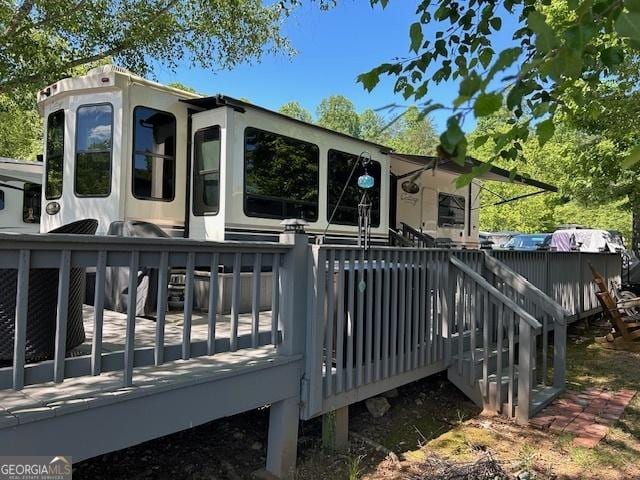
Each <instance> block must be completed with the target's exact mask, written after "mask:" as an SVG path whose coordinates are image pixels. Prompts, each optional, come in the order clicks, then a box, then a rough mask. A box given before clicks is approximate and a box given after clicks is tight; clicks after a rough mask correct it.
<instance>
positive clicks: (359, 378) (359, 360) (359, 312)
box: [351, 250, 366, 387]
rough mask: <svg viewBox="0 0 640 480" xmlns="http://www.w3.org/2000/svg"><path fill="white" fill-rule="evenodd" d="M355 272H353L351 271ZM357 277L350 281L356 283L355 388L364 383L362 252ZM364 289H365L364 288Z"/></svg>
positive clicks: (360, 252) (359, 257)
mask: <svg viewBox="0 0 640 480" xmlns="http://www.w3.org/2000/svg"><path fill="white" fill-rule="evenodd" d="M352 271H355V270H352ZM357 272H358V273H357V277H356V275H351V277H352V281H353V282H355V283H356V285H355V289H356V298H357V309H356V386H358V387H359V386H360V385H362V384H363V382H364V378H363V369H362V364H363V363H364V294H365V292H363V291H362V290H361V287H360V285H362V282H364V250H360V251H359V253H358V262H357ZM365 288H366V287H365Z"/></svg>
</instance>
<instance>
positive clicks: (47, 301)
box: [0, 219, 98, 362]
mask: <svg viewBox="0 0 640 480" xmlns="http://www.w3.org/2000/svg"><path fill="white" fill-rule="evenodd" d="M97 227H98V222H97V220H94V219H87V220H80V221H77V222H73V223H69V224H67V225H63V226H62V227H59V228H57V229H55V230H52V231H50V232H49V234H54V235H55V234H75V235H93V234H95V232H96V229H97ZM58 275H59V272H58V269H57V268H32V269H31V270H30V272H29V300H28V305H29V306H28V310H27V335H26V351H25V359H26V361H27V362H35V361H40V360H47V359H50V358H53V356H54V354H55V335H56V316H57V305H58ZM17 280H18V271H17V270H16V269H1V270H0V361H10V360H12V359H13V342H14V332H15V313H16V289H17ZM84 291H85V269H84V268H72V269H71V271H70V276H69V310H68V317H67V344H66V349H67V351H68V350H70V349H72V348H75V347H77V346H78V345H80V344H81V343H82V342H84V339H85V335H84V325H83V323H82V305H83V302H84Z"/></svg>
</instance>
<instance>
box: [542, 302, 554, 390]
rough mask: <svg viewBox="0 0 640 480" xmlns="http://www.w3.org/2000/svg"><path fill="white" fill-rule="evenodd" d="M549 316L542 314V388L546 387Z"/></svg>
mask: <svg viewBox="0 0 640 480" xmlns="http://www.w3.org/2000/svg"><path fill="white" fill-rule="evenodd" d="M548 320H549V316H548V315H547V314H546V313H543V314H542V378H541V380H542V386H546V385H547V356H548V350H549V330H548V328H549V321H548ZM552 321H553V320H552Z"/></svg>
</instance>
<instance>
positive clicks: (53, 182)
mask: <svg viewBox="0 0 640 480" xmlns="http://www.w3.org/2000/svg"><path fill="white" fill-rule="evenodd" d="M45 155H46V162H47V164H46V178H45V198H46V199H47V200H53V199H56V198H60V197H61V196H62V171H63V170H62V166H63V162H64V110H58V111H57V112H53V113H52V114H50V115H49V118H48V119H47V144H46V152H45Z"/></svg>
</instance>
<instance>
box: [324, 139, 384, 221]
mask: <svg viewBox="0 0 640 480" xmlns="http://www.w3.org/2000/svg"><path fill="white" fill-rule="evenodd" d="M357 161H358V155H353V154H351V153H344V152H339V151H337V150H329V156H328V163H327V167H328V178H327V221H328V220H329V219H330V218H331V214H332V213H333V211H334V209H335V208H336V204H337V202H338V200H339V199H340V194H341V193H342V190H343V189H344V188H345V185H347V181H349V185H348V186H347V187H346V190H345V191H344V195H343V196H342V200H340V205H339V206H338V209H337V210H336V212H335V214H334V215H333V220H332V221H331V223H336V224H339V225H358V204H359V203H360V200H361V199H362V194H363V190H362V189H361V188H360V187H358V177H359V176H360V175H363V174H364V168H362V165H358V166H357V167H356V169H355V171H354V172H353V175H351V172H352V170H353V167H354V165H355V164H356V162H357ZM367 171H368V173H369V175H371V176H372V177H373V178H374V180H375V185H374V187H373V188H371V189H370V190H369V199H370V201H371V226H372V227H379V226H380V175H381V167H380V164H379V163H378V162H374V161H372V162H371V163H370V164H369V166H368V168H367ZM350 175H351V179H350V180H349V176H350Z"/></svg>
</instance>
